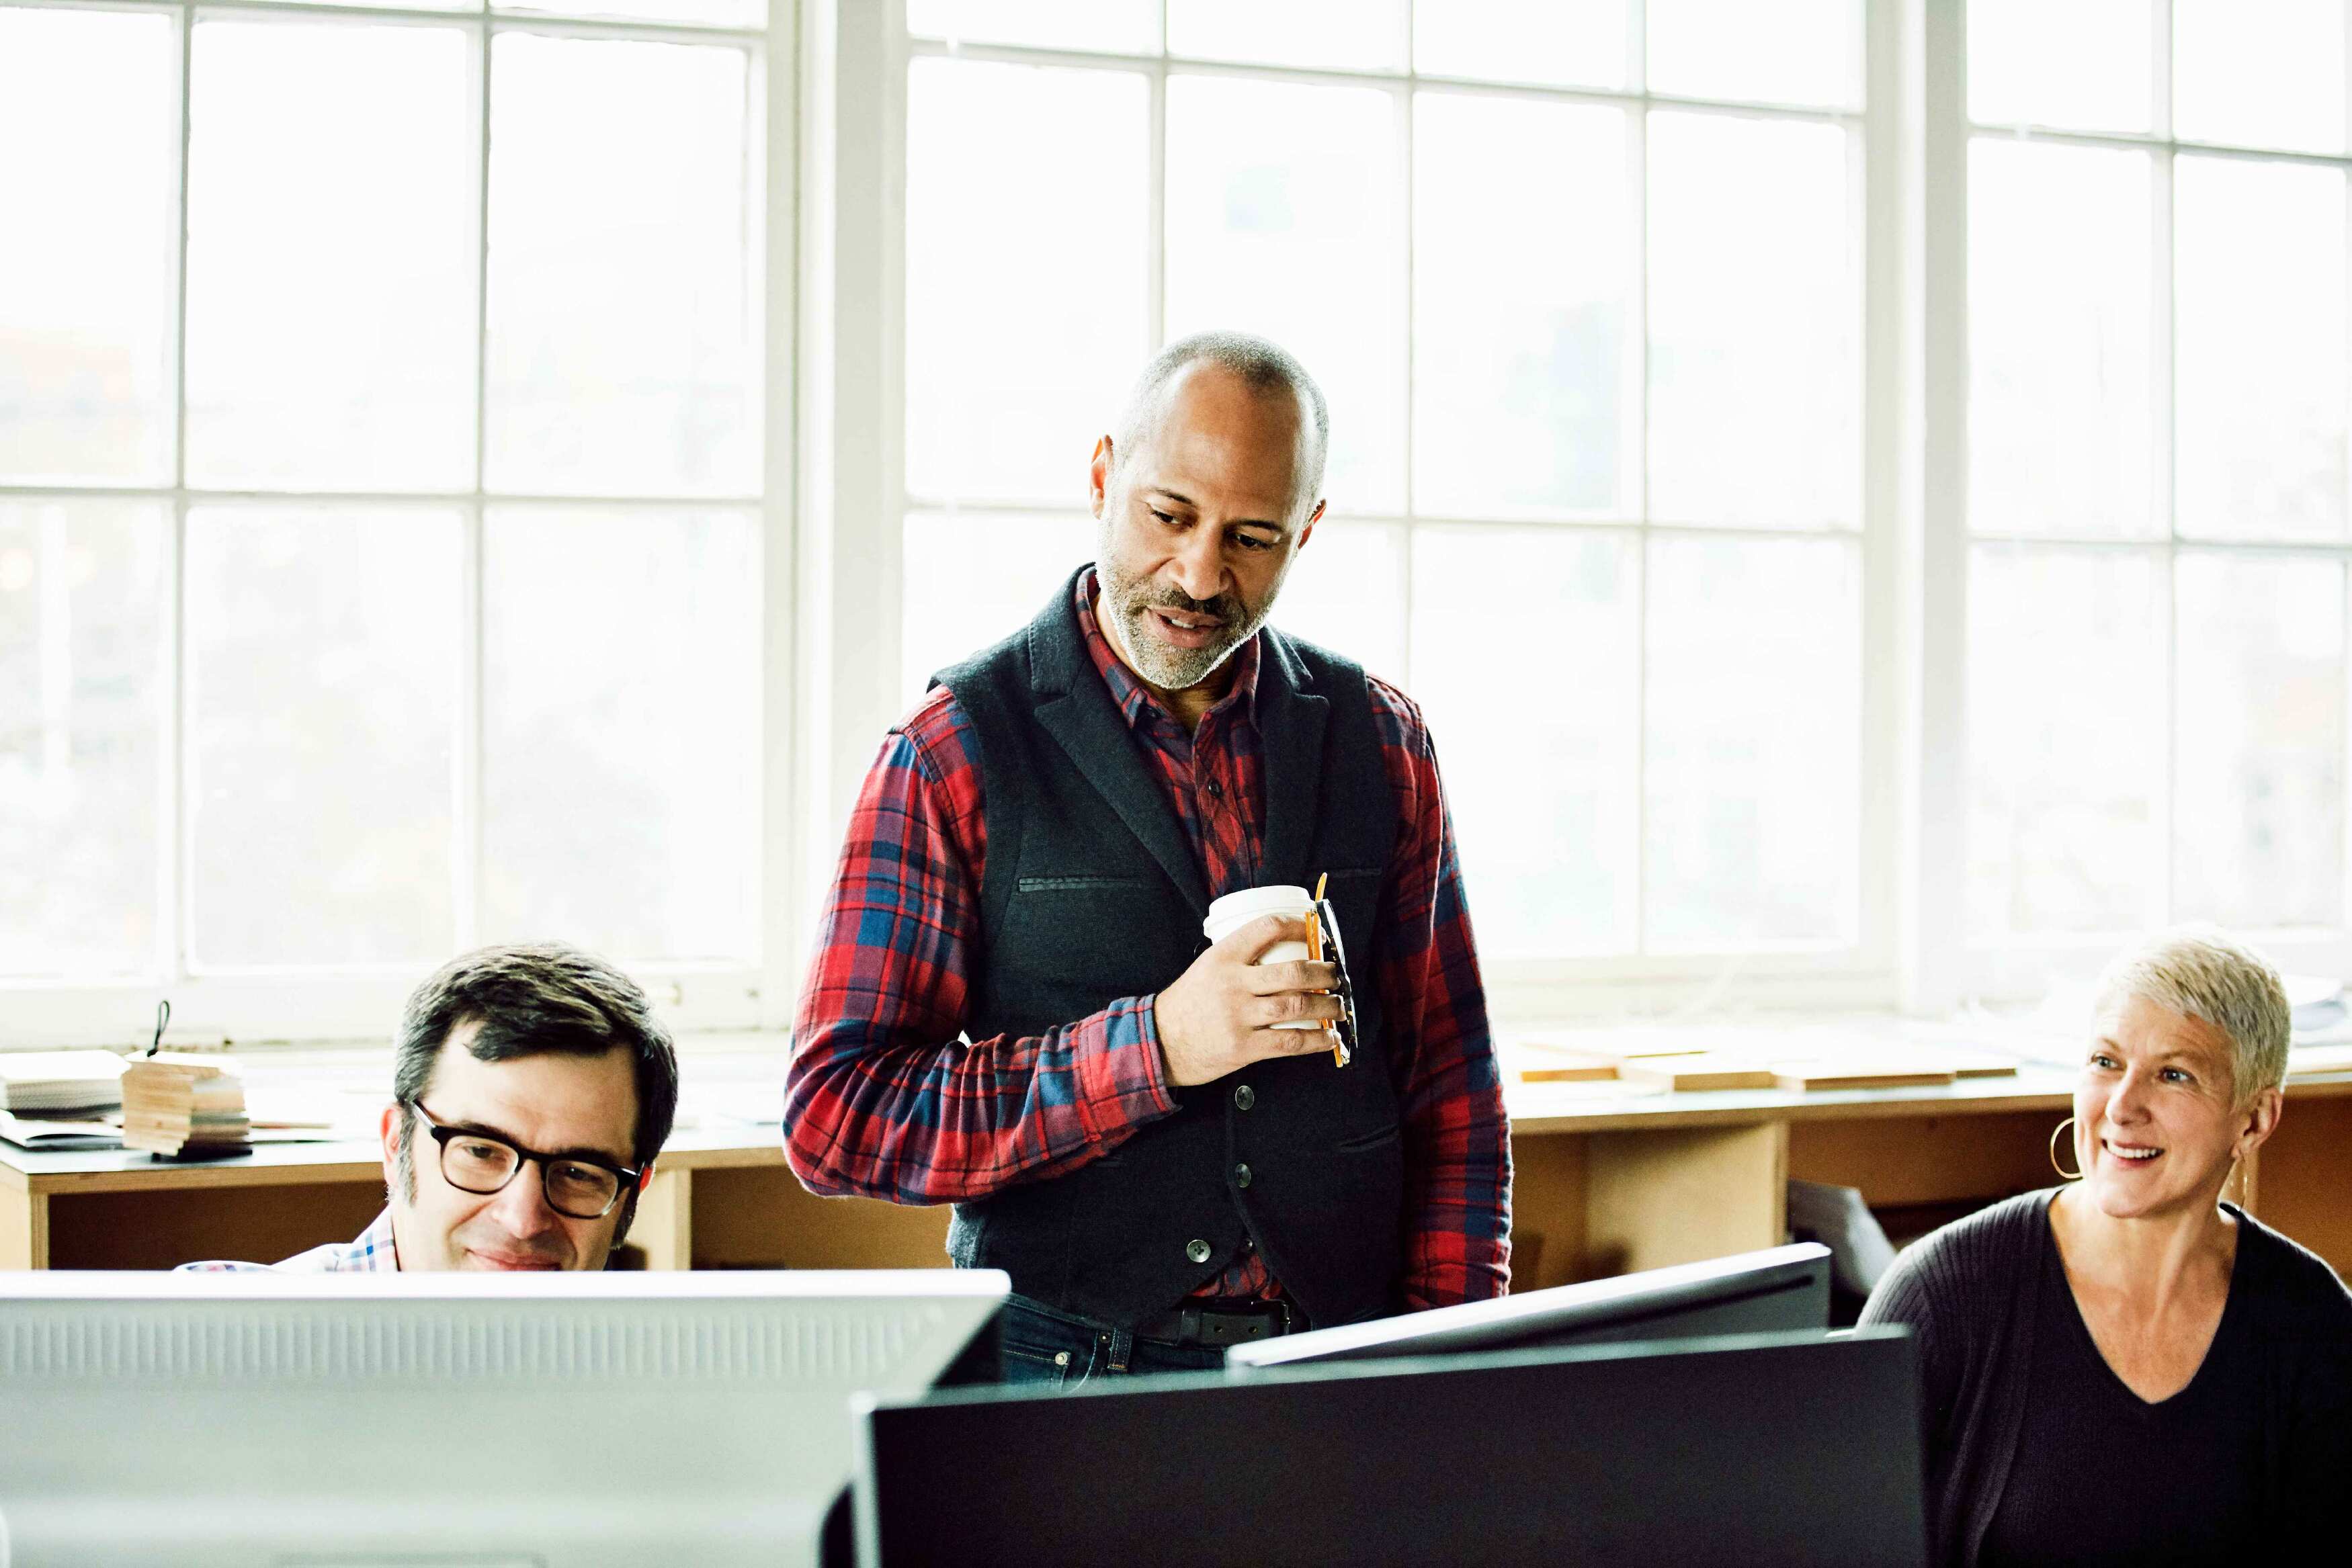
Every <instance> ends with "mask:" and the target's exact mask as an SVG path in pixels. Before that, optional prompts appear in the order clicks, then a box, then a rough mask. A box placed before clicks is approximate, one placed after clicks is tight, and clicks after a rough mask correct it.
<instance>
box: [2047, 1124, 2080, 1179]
mask: <svg viewBox="0 0 2352 1568" xmlns="http://www.w3.org/2000/svg"><path fill="white" fill-rule="evenodd" d="M2073 1125H2074V1117H2072V1116H2069V1117H2067V1118H2066V1119H2065V1120H2064V1121H2063V1122H2061V1123H2059V1124H2058V1125H2057V1126H2056V1127H2054V1128H2053V1129H2052V1130H2051V1134H2050V1168H2051V1169H2052V1170H2053V1171H2056V1172H2057V1173H2058V1176H2059V1179H2060V1180H2062V1181H2081V1180H2082V1179H2083V1173H2082V1172H2081V1171H2078V1170H2075V1171H2070V1170H2068V1169H2067V1168H2066V1167H2065V1166H2062V1165H2060V1164H2059V1163H2058V1138H2059V1135H2060V1134H2063V1133H2064V1132H2065V1130H2066V1129H2067V1128H2069V1127H2071V1126H2073Z"/></svg>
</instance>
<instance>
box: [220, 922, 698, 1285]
mask: <svg viewBox="0 0 2352 1568" xmlns="http://www.w3.org/2000/svg"><path fill="white" fill-rule="evenodd" d="M676 1113H677V1052H676V1051H675V1050H674V1049H673V1048H672V1046H671V1044H670V1040H669V1036H668V1034H667V1032H666V1031H665V1030H663V1028H662V1026H661V1025H660V1023H659V1022H657V1021H656V1019H655V1018H654V1016H653V1007H652V1004H651V1003H649V1002H648V1001H647V1000H646V995H645V993H644V992H643V991H641V990H639V989H638V988H637V987H636V985H635V983H634V982H632V981H631V980H630V979H629V978H628V977H626V976H625V975H623V974H622V973H621V972H620V971H619V970H617V969H615V968H614V967H612V966H611V965H609V964H606V963H605V962H604V960H602V959H600V958H595V957H592V956H589V955H588V954H585V953H582V952H579V951H577V950H575V949H573V948H570V947H564V946H529V947H485V948H483V949H481V950H480V951H478V952H474V953H468V954H467V955H465V956H462V957H459V958H456V959H453V960H451V961H450V962H449V963H448V964H446V965H445V966H444V967H442V968H441V970H440V971H439V972H438V973H436V975H434V976H433V977H431V978H430V979H428V980H426V981H425V983H424V984H423V985H422V986H419V987H418V988H416V991H415V994H414V995H413V996H411V997H410V998H408V1006H407V1008H406V1009H404V1011H403V1014H402V1017H401V1023H400V1038H399V1040H398V1041H397V1044H396V1048H395V1054H394V1066H393V1103H391V1104H389V1105H387V1106H385V1107H384V1110H383V1129H382V1130H383V1170H384V1183H385V1186H386V1188H387V1190H388V1193H389V1197H390V1202H389V1203H388V1204H387V1206H386V1207H385V1208H384V1211H383V1213H382V1214H380V1215H378V1216H377V1217H376V1218H375V1221H374V1223H373V1224H372V1225H370V1226H369V1227H368V1228H367V1229H366V1230H364V1231H363V1232H362V1233H361V1235H360V1237H359V1239H357V1240H355V1241H352V1242H350V1243H348V1244H345V1243H341V1242H337V1243H331V1244H329V1245H327V1246H324V1247H314V1248H312V1249H310V1251H308V1252H303V1253H299V1254H298V1255H296V1256H294V1257H292V1258H289V1259H287V1260H285V1261H284V1262H282V1263H278V1264H276V1265H271V1266H272V1267H275V1268H278V1269H281V1270H295V1271H300V1272H320V1271H325V1272H341V1271H344V1270H360V1271H371V1270H412V1271H414V1270H436V1269H602V1268H604V1264H605V1260H606V1259H607V1258H609V1257H610V1256H611V1254H612V1251H613V1249H614V1248H615V1247H617V1246H618V1245H620V1242H621V1239H622V1238H623V1237H625V1236H626V1235H627V1234H628V1230H629V1221H630V1220H631V1219H632V1218H634V1217H635V1213H636V1207H637V1194H638V1193H639V1192H641V1191H642V1190H644V1187H645V1185H646V1182H647V1181H649V1180H650V1179H652V1176H653V1163H654V1156H655V1155H657V1154H659V1153H660V1152H661V1146H662V1144H663V1142H664V1141H665V1140H667V1138H668V1136H669V1128H670V1121H671V1118H672V1117H673V1116H674V1115H675V1114H676ZM185 1267H187V1268H190V1269H195V1270H219V1269H255V1268H261V1267H265V1265H261V1264H254V1263H191V1264H187V1265H185Z"/></svg>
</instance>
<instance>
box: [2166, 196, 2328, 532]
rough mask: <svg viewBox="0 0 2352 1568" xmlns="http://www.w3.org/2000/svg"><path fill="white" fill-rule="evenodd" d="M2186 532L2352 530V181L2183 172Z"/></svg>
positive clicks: (2179, 497)
mask: <svg viewBox="0 0 2352 1568" xmlns="http://www.w3.org/2000/svg"><path fill="white" fill-rule="evenodd" d="M2173 189H2174V193H2175V194H2174V203H2175V205H2174V214H2175V219H2176V221H2175V225H2174V233H2175V234H2176V235H2178V236H2179V238H2178V241H2177V246H2176V251H2175V260H2174V268H2175V273H2174V276H2175V278H2176V280H2177V281H2176V286H2175V287H2176V299H2177V303H2176V306H2175V310H2174V314H2175V319H2176V321H2177V326H2176V327H2175V337H2174V347H2173V366H2174V375H2173V384H2174V387H2175V389H2176V391H2175V394H2174V395H2175V398H2176V400H2177V403H2176V406H2177V408H2178V410H2179V413H2178V416H2177V418H2178V424H2177V430H2178V433H2179V434H2178V441H2179V453H2178V455H2177V456H2176V458H2175V464H2176V471H2177V473H2178V476H2179V477H2178V480H2177V484H2178V486H2179V488H2178V490H2177V492H2176V499H2175V506H2176V509H2177V512H2178V515H2179V526H2180V530H2181V532H2183V533H2189V534H2206V535H2221V536H2226V537H2231V538H2342V537H2343V534H2344V501H2345V497H2344V485H2345V392H2346V386H2345V366H2344V353H2345V350H2344V344H2345V336H2344V333H2345V319H2344V311H2345V303H2344V263H2345V255H2344V176H2343V175H2342V174H2340V173H2338V172H2336V171H2335V170H2333V169H2319V168H2307V167H2298V166H2294V165H2291V164H2279V163H2252V162H2244V161H2242V160H2238V159H2223V158H2186V157H2184V158H2180V159H2177V160H2175V162H2174V164H2173Z"/></svg>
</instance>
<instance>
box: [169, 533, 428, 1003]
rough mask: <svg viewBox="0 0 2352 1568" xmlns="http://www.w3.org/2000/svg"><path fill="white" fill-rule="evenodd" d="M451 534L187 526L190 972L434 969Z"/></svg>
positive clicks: (187, 765) (187, 766)
mask: <svg viewBox="0 0 2352 1568" xmlns="http://www.w3.org/2000/svg"><path fill="white" fill-rule="evenodd" d="M458 535H459V528H458V521H457V517H456V515H455V514H453V513H449V512H446V511H439V510H429V511H428V510H424V509H420V508H404V509H394V508H390V507H382V508H373V509H359V508H333V509H325V508H316V507H299V508H298V507H267V508H264V507H196V508H194V509H193V510H192V511H191V512H190V513H189V514H188V530H187V568H186V574H187V625H186V638H187V660H188V664H187V675H186V680H187V719H186V725H187V730H186V736H187V764H186V768H187V789H188V822H189V831H190V834H191V843H190V846H189V875H190V878H191V888H190V895H189V896H190V906H191V911H192V914H191V928H190V947H191V955H192V958H191V961H192V963H193V964H194V965H195V966H197V967H204V968H224V967H247V966H267V967H279V966H299V965H341V964H384V963H414V962H422V961H428V960H437V959H439V958H441V957H443V956H446V955H447V953H448V951H449V949H450V946H451V945H452V943H453V942H454V940H455V938H456V935H457V933H456V926H455V923H454V921H453V919H452V914H451V909H452V898H451V883H452V876H453V872H452V850H451V823H450V800H451V796H452V778H453V765H452V757H451V744H452V737H453V736H454V734H455V732H456V727H457V682H458V649H459V646H460V643H459V637H458V602H459V586H458V583H459V578H458V550H457V546H458Z"/></svg>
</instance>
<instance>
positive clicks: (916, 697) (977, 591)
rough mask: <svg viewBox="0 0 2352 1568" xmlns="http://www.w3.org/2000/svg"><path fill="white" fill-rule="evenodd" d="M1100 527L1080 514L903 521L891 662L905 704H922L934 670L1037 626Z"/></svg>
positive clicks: (927, 515)
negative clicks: (902, 612) (901, 598)
mask: <svg viewBox="0 0 2352 1568" xmlns="http://www.w3.org/2000/svg"><path fill="white" fill-rule="evenodd" d="M1099 527H1100V526H1099V525H1098V524H1097V523H1096V521H1095V520H1094V518H1092V517H1088V516H1087V515H1086V514H1085V513H1083V512H1076V513H1044V512H1041V513H1038V514H1036V515H1035V516H1025V517H1010V516H1007V515H1006V514H1004V513H1002V512H992V513H977V512H915V513H911V514H909V515H908V518H907V568H906V570H907V600H906V616H905V620H904V622H902V624H901V626H900V628H899V652H900V658H899V664H898V669H899V674H900V682H901V684H902V685H903V686H904V687H905V689H906V695H907V701H908V705H909V706H912V705H913V704H915V703H917V702H919V701H920V700H922V695H923V691H924V688H925V687H927V686H928V685H929V684H930V679H931V675H932V674H933V673H934V672H936V671H939V670H942V669H945V668H946V667H947V666H948V665H950V664H954V663H956V662H957V661H958V660H960V659H962V658H964V657H965V656H967V655H968V654H971V653H978V652H980V651H981V650H982V648H985V647H987V646H988V645H989V644H990V643H994V642H996V641H997V640H998V639H999V638H1002V637H1005V636H1008V635H1010V634H1011V633H1013V632H1017V631H1019V630H1020V629H1021V628H1022V627H1024V626H1025V625H1027V624H1028V623H1029V622H1031V621H1032V620H1034V619H1035V618H1036V615H1037V612H1039V611H1041V610H1043V609H1045V606H1046V604H1047V603H1048V602H1049V601H1051V600H1052V599H1053V597H1054V591H1055V589H1057V588H1059V587H1061V585H1062V584H1063V583H1064V582H1066V581H1067V580H1069V576H1070V574H1071V573H1072V572H1074V571H1076V570H1078V568H1079V567H1080V566H1083V565H1084V564H1086V563H1087V562H1088V561H1090V560H1092V559H1095V539H1096V536H1097V533H1098V532H1099ZM883 652H884V650H882V649H879V648H877V649H876V650H875V653H876V654H877V656H879V655H881V654H882V653H883Z"/></svg>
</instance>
